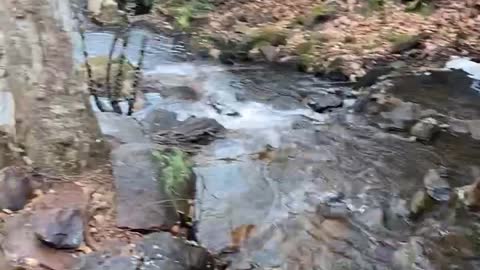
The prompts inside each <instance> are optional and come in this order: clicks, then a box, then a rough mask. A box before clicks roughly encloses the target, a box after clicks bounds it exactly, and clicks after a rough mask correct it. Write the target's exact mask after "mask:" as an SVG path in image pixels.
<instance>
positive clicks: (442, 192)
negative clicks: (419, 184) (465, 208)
mask: <svg viewBox="0 0 480 270" xmlns="http://www.w3.org/2000/svg"><path fill="white" fill-rule="evenodd" d="M423 184H424V186H425V189H426V191H427V194H428V195H429V196H430V197H432V198H433V199H434V200H436V201H440V202H445V201H448V200H449V199H450V192H451V189H450V185H449V184H448V182H447V180H446V179H445V178H444V177H442V176H441V175H440V173H439V171H438V170H435V169H430V170H429V171H428V172H427V174H426V175H425V177H424V178H423Z"/></svg>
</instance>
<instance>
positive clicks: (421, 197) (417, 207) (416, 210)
mask: <svg viewBox="0 0 480 270" xmlns="http://www.w3.org/2000/svg"><path fill="white" fill-rule="evenodd" d="M433 204H434V200H433V199H432V197H430V196H428V194H427V192H425V191H424V190H420V191H417V192H416V193H415V194H414V195H413V198H412V200H411V201H410V216H411V217H412V218H416V217H418V216H419V215H421V214H422V213H424V212H426V211H428V210H430V209H431V208H432V207H433Z"/></svg>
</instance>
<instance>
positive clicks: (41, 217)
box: [33, 208, 84, 249]
mask: <svg viewBox="0 0 480 270" xmlns="http://www.w3.org/2000/svg"><path fill="white" fill-rule="evenodd" d="M83 224H84V218H83V215H82V212H81V210H80V209H75V208H59V209H51V210H46V211H41V212H38V213H35V214H34V216H33V230H34V232H35V235H36V236H37V237H38V238H39V239H40V240H41V241H42V242H44V243H45V244H47V245H48V246H51V247H54V248H59V249H74V248H78V247H79V246H80V244H82V242H83V233H84V232H83V229H84V228H83Z"/></svg>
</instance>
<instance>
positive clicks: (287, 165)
mask: <svg viewBox="0 0 480 270" xmlns="http://www.w3.org/2000/svg"><path fill="white" fill-rule="evenodd" d="M129 35H130V36H129V45H128V46H127V49H126V56H127V59H128V60H129V61H130V62H131V63H132V64H133V65H135V64H136V61H137V59H138V56H139V55H138V52H139V51H140V44H141V40H142V38H143V36H145V35H148V36H149V40H150V41H149V43H148V45H147V47H146V49H145V63H144V68H143V78H142V83H141V85H140V87H139V89H140V90H141V91H140V92H139V94H138V96H139V100H141V102H139V103H141V104H140V105H139V106H138V107H137V111H136V112H135V113H134V114H133V115H131V116H127V115H120V114H115V113H113V112H100V111H98V110H97V108H96V106H95V103H94V102H92V108H93V110H94V114H95V116H96V119H97V121H98V124H99V127H100V130H101V133H102V137H101V138H99V139H102V140H105V141H106V142H108V144H109V145H110V146H111V149H112V150H111V157H110V159H111V164H112V174H113V179H108V177H107V179H106V180H105V179H100V180H101V181H100V182H98V181H97V183H100V184H97V185H96V186H95V187H96V188H95V189H94V190H89V191H88V192H87V193H86V194H87V195H88V196H87V197H88V198H87V200H85V199H84V196H83V195H81V194H84V193H85V192H84V191H85V189H87V190H88V187H89V186H88V185H85V184H82V183H83V182H82V181H81V180H79V179H76V181H74V182H73V183H68V185H67V184H65V183H55V185H61V188H55V187H56V186H55V185H54V186H53V187H52V189H53V190H55V192H48V190H47V192H46V193H47V194H46V195H45V196H42V197H40V202H38V201H36V202H34V204H33V208H34V209H36V208H35V207H37V208H40V210H41V211H40V210H38V211H34V214H33V216H34V217H33V218H32V219H31V220H33V222H32V224H33V227H31V226H29V225H28V224H30V218H31V217H30V215H21V216H14V218H10V217H9V218H8V222H7V223H6V224H7V227H8V228H9V229H7V232H8V233H7V235H6V236H5V239H4V241H3V244H2V247H3V249H4V252H5V253H6V255H7V258H9V259H10V260H11V259H12V258H13V259H15V260H16V261H17V262H20V263H23V264H24V265H29V263H30V266H32V265H33V266H35V267H39V269H41V267H44V266H45V268H46V269H78V270H80V269H81V270H87V269H132V270H133V269H213V268H218V269H405V270H406V269H477V268H480V258H479V257H478V254H479V244H480V234H479V230H480V227H479V216H478V213H477V212H475V208H476V207H478V206H479V203H480V192H479V190H480V186H479V184H478V182H475V180H476V179H478V177H479V176H480V167H479V166H480V159H479V157H480V151H479V150H480V141H479V140H478V139H479V137H478V136H479V131H478V130H479V125H480V124H479V121H480V120H479V119H480V106H478V104H479V101H480V94H479V93H478V91H477V90H475V87H472V86H475V81H474V79H473V78H469V77H468V76H467V74H465V73H462V72H460V71H455V72H453V71H450V70H443V71H432V72H427V73H424V74H408V73H404V72H393V73H390V74H389V75H386V76H384V77H381V78H378V80H376V81H372V82H371V83H366V84H364V85H360V84H358V85H357V86H356V87H350V86H346V85H341V84H338V83H335V82H328V81H323V80H320V79H318V78H316V77H313V76H310V75H305V74H301V73H295V72H292V71H285V70H282V69H275V68H272V67H265V66H261V65H260V66H222V65H219V64H217V63H212V62H203V61H200V60H198V61H186V60H184V59H185V58H184V57H183V56H184V55H185V53H186V52H185V50H184V49H183V48H182V46H181V45H179V44H177V43H175V42H174V40H173V39H171V38H169V37H166V36H162V35H158V34H154V33H151V32H149V31H148V30H146V29H142V28H133V29H131V31H130V34H129ZM73 37H74V40H76V42H74V45H75V46H74V47H75V49H74V51H75V59H76V62H77V65H78V66H80V65H81V64H82V62H83V61H84V59H83V58H82V48H81V43H80V42H79V41H80V40H79V38H78V37H76V35H75V34H73ZM113 38H114V33H113V32H112V30H111V29H107V28H100V29H99V28H97V27H91V28H88V27H87V29H86V33H85V41H86V48H87V50H88V52H89V55H90V56H91V57H105V56H108V54H109V46H110V44H111V41H112V40H113ZM119 44H121V42H119ZM120 50H121V48H120V47H118V48H117V49H116V53H114V55H118V52H119V51H120ZM104 101H105V100H104ZM106 103H108V102H107V101H106ZM122 106H123V105H122ZM14 176H15V174H13V173H11V172H9V171H6V172H5V173H4V177H3V178H4V182H3V183H5V185H6V184H7V183H8V182H6V180H8V179H11V178H12V177H14ZM16 177H20V176H18V175H17V176H16ZM20 178H21V177H20ZM110 181H113V182H110ZM106 186H108V187H111V190H109V191H108V192H105V191H104V189H107V190H108V188H106ZM7 187H10V186H9V185H7ZM90 187H91V186H90ZM33 188H34V187H33ZM33 188H30V187H28V186H27V187H26V188H24V189H25V193H26V194H30V193H31V192H32V190H33ZM82 189H83V191H82ZM62 194H63V195H62ZM107 194H109V195H108V196H107ZM30 195H31V194H30ZM30 195H26V196H25V197H30ZM59 198H60V199H59ZM65 198H69V202H68V203H67V202H66V201H64V200H65ZM27 201H28V198H25V199H24V200H23V201H22V202H20V203H21V204H25V203H26V202H27ZM92 203H93V205H96V207H95V208H92V207H91V206H88V205H89V204H92ZM59 204H61V205H64V207H63V208H62V209H64V208H65V209H70V210H68V211H66V210H61V211H60V210H55V209H54V210H52V209H50V208H51V206H52V205H54V206H55V207H56V208H58V205H59ZM35 205H36V206H35ZM22 207H23V205H22V206H20V207H19V208H22ZM27 207H28V206H27ZM42 207H43V208H42ZM2 208H8V209H10V210H14V211H15V210H17V208H18V207H17V208H16V209H11V208H12V206H10V205H9V204H5V206H4V207H3V205H2ZM72 209H73V210H72ZM75 209H80V211H75ZM102 211H103V212H102ZM99 212H101V213H108V214H105V215H103V214H102V215H100V214H98V213H99ZM82 213H86V216H87V217H88V218H86V219H87V221H86V222H83V223H82V218H78V217H79V216H82V215H83V214H82ZM106 216H107V217H110V218H113V219H112V220H109V221H108V222H111V223H112V224H111V226H110V227H108V226H107V227H101V226H99V224H102V223H103V224H104V223H105V222H104V221H103V220H102V219H105V217H106ZM52 219H53V221H51V220H52ZM107 219H108V218H107ZM42 221H43V222H42ZM46 221H50V222H46ZM108 222H107V223H108ZM52 224H53V225H52ZM59 224H60V225H59ZM32 228H33V229H32ZM46 228H49V229H53V228H55V230H46ZM114 228H115V229H114ZM118 228H120V229H118ZM102 230H106V231H108V232H109V234H108V235H109V236H110V239H103V240H104V241H103V242H113V244H112V243H110V244H105V243H100V245H98V246H95V245H92V243H93V242H95V241H92V238H96V236H98V235H101V234H102V233H104V232H102ZM116 230H121V231H122V233H118V234H117V231H116ZM84 231H85V233H82V232H84ZM79 232H80V234H79ZM58 235H62V237H60V239H61V240H58V238H55V237H58ZM79 235H81V236H79ZM119 235H121V237H118V236H119ZM116 237H117V238H116ZM52 238H53V240H52ZM120 238H121V239H120ZM19 239H21V242H22V243H26V242H28V243H33V244H32V245H30V246H29V249H25V247H24V245H17V244H16V243H18V242H19V241H20V240H19ZM38 241H40V242H38ZM115 241H116V242H115ZM82 242H85V243H86V245H82V244H81V243H82ZM46 244H47V246H50V247H53V248H47V247H46V246H45V245H46ZM20 247H21V248H20ZM65 248H67V250H70V251H65ZM72 249H73V250H75V249H76V250H77V252H73V253H72V252H71V250H72ZM83 253H86V254H83ZM52 258H53V259H52ZM29 259H31V260H29ZM33 259H34V260H33Z"/></svg>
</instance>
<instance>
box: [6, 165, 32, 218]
mask: <svg viewBox="0 0 480 270" xmlns="http://www.w3.org/2000/svg"><path fill="white" fill-rule="evenodd" d="M32 196H33V187H32V182H31V180H30V178H29V177H28V176H27V175H26V174H25V173H24V172H22V171H21V170H20V169H18V168H15V167H7V168H4V169H3V170H1V171H0V208H1V209H9V210H12V211H18V210H21V209H22V208H23V207H24V206H25V205H26V204H27V202H28V200H29V199H30V198H32Z"/></svg>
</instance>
